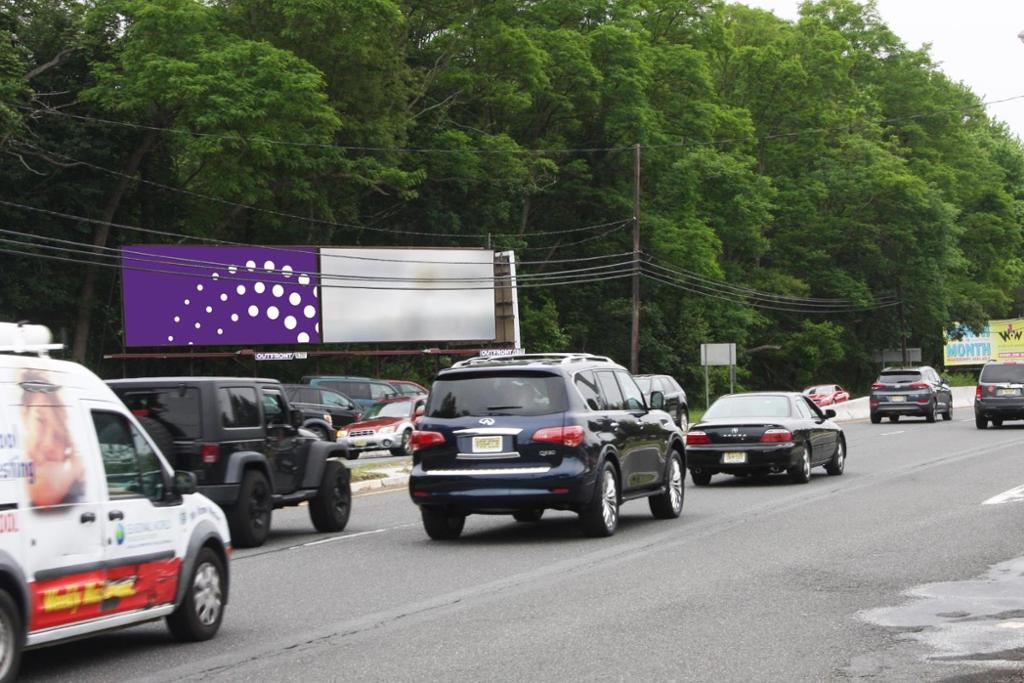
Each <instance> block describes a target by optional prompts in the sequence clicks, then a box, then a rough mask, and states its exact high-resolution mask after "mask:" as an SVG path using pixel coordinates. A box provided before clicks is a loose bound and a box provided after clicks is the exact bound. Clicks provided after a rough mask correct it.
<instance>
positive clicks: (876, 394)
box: [868, 365, 953, 424]
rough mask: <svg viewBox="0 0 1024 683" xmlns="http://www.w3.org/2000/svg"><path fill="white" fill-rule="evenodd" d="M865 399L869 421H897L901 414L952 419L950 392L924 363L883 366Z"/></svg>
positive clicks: (951, 393)
mask: <svg viewBox="0 0 1024 683" xmlns="http://www.w3.org/2000/svg"><path fill="white" fill-rule="evenodd" d="M868 400H869V406H870V414H871V422H872V424H878V423H879V422H881V421H882V418H883V417H888V418H889V421H890V422H899V419H900V418H901V417H903V416H907V415H914V416H917V417H924V419H926V420H927V421H928V422H935V417H936V416H937V415H939V414H941V415H942V419H943V420H952V419H953V391H952V390H951V389H950V388H949V384H947V383H946V381H945V380H944V379H942V377H940V376H939V373H937V372H936V371H935V370H934V369H932V368H930V367H928V366H927V365H919V366H917V367H913V368H886V369H885V370H882V373H881V374H880V375H879V376H878V379H877V380H875V383H874V384H872V385H871V397H870V398H869V399H868Z"/></svg>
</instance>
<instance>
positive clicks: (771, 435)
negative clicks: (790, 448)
mask: <svg viewBox="0 0 1024 683" xmlns="http://www.w3.org/2000/svg"><path fill="white" fill-rule="evenodd" d="M792 440H793V433H792V432H791V431H789V430H788V429H766V430H765V432H764V434H762V435H761V443H786V442H789V441H792Z"/></svg>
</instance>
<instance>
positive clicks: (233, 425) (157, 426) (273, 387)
mask: <svg viewBox="0 0 1024 683" xmlns="http://www.w3.org/2000/svg"><path fill="white" fill-rule="evenodd" d="M107 384H109V385H110V388H111V389H113V390H114V393H115V394H117V395H118V397H119V398H120V399H121V400H122V401H124V403H125V405H127V406H128V408H129V409H130V410H131V411H132V412H133V413H134V414H135V415H136V416H137V417H138V418H139V422H140V423H141V424H142V426H143V427H145V429H146V431H147V432H149V435H150V436H151V437H152V438H153V441H154V442H155V443H156V445H157V446H158V447H159V448H160V451H161V452H162V453H163V454H164V455H165V456H166V457H167V459H168V460H170V461H171V463H172V464H173V465H174V468H175V469H176V470H188V471H190V472H193V473H195V475H196V480H197V483H198V485H199V486H198V488H199V492H200V493H202V494H203V495H205V496H206V497H208V498H210V499H211V500H213V502H215V503H217V504H218V505H220V506H221V507H222V508H224V512H225V513H226V515H227V518H228V525H229V526H230V527H231V542H232V543H233V544H234V545H236V546H238V547H247V546H258V545H262V544H263V542H264V541H266V539H267V534H268V533H269V532H270V516H271V511H272V510H273V509H275V508H281V507H285V506H288V505H298V504H299V503H302V502H305V501H309V517H310V519H311V521H312V522H313V526H314V527H316V529H317V530H318V531H334V532H337V531H342V530H343V529H344V528H345V525H346V524H347V523H348V517H349V512H350V508H351V504H352V491H351V488H350V484H349V482H350V476H349V470H348V468H347V467H346V466H345V465H344V464H343V463H342V462H341V460H340V458H342V457H344V455H345V450H344V449H343V448H341V447H340V446H338V445H337V444H335V443H334V442H326V441H320V440H319V439H317V438H315V437H314V436H313V435H312V434H310V433H308V432H305V433H304V430H300V429H299V426H300V425H301V424H302V415H301V413H300V412H299V411H298V410H296V409H293V408H292V407H291V406H290V405H289V403H288V399H287V398H286V396H285V392H284V389H283V388H282V386H281V384H280V383H279V382H278V381H277V380H273V379H258V378H257V379H254V378H252V377H249V378H245V377H155V378H149V377H139V378H135V379H120V380H110V381H108V382H107Z"/></svg>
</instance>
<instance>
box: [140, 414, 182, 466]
mask: <svg viewBox="0 0 1024 683" xmlns="http://www.w3.org/2000/svg"><path fill="white" fill-rule="evenodd" d="M139 424H140V425H142V428H143V429H145V430H146V432H147V433H148V434H149V438H151V439H152V440H153V443H155V444H156V447H157V448H159V449H160V452H161V453H163V455H164V459H165V460H167V462H169V463H171V464H172V465H173V464H174V462H175V457H174V435H172V434H171V430H169V429H167V427H165V426H164V424H163V423H162V422H160V420H157V419H155V418H152V417H140V418H139Z"/></svg>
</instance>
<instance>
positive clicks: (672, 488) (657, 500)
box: [647, 450, 686, 519]
mask: <svg viewBox="0 0 1024 683" xmlns="http://www.w3.org/2000/svg"><path fill="white" fill-rule="evenodd" d="M685 476H686V470H684V469H683V459H682V457H680V455H679V451H675V450H673V451H671V452H670V454H669V460H668V470H667V476H666V478H665V492H664V493H659V494H658V495H656V496H651V497H650V498H648V499H647V504H648V505H649V506H650V508H651V514H652V515H654V517H655V519H675V518H676V517H678V516H679V515H680V514H682V512H683V477H685Z"/></svg>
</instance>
